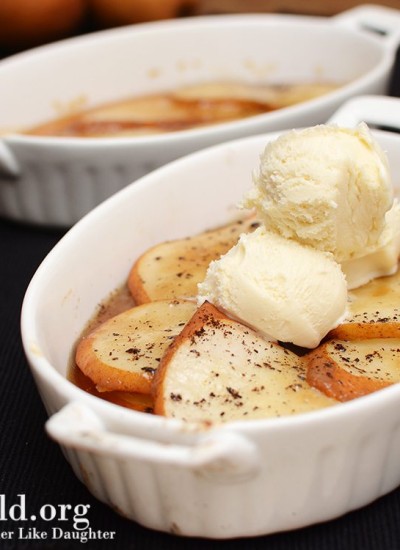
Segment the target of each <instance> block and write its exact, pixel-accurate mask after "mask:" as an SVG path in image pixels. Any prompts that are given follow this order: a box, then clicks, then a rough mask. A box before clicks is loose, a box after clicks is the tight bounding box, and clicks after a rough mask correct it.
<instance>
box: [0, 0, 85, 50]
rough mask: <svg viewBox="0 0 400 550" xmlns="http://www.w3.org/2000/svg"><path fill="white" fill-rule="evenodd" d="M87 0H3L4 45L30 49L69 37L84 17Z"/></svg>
mask: <svg viewBox="0 0 400 550" xmlns="http://www.w3.org/2000/svg"><path fill="white" fill-rule="evenodd" d="M86 10H87V0H0V48H2V49H5V50H20V49H26V48H30V47H33V46H37V45H39V44H44V43H45V42H50V41H53V40H58V39H61V38H65V37H66V36H69V35H71V34H72V33H74V32H75V31H76V30H77V29H78V27H79V25H80V24H81V23H82V21H83V20H84V17H85V15H86Z"/></svg>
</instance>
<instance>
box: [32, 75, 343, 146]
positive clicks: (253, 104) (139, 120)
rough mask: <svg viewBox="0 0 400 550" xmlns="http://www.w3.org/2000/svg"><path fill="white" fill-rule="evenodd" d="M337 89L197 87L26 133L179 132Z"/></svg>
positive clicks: (333, 86) (307, 86)
mask: <svg viewBox="0 0 400 550" xmlns="http://www.w3.org/2000/svg"><path fill="white" fill-rule="evenodd" d="M337 87H338V85H336V84H324V83H323V84H321V83H314V84H304V85H299V84H293V85H284V86H282V85H269V86H256V85H247V84H236V83H208V84H199V85H197V86H196V85H195V86H191V87H187V88H182V89H178V90H176V91H174V92H170V93H164V94H158V95H148V96H141V97H134V98H128V99H125V100H121V101H116V102H113V103H107V104H103V105H99V106H98V107H95V108H92V109H88V110H85V111H81V112H78V113H76V114H73V115H70V116H66V117H63V118H59V119H56V120H52V121H49V122H47V123H45V124H42V125H39V126H36V127H34V128H31V129H28V130H26V131H25V132H24V133H26V134H29V135H37V136H59V137H111V136H114V137H117V136H135V135H136V136H140V135H149V134H150V135H151V134H159V133H165V132H176V131H179V130H187V129H190V128H196V127H201V126H208V125H213V124H217V123H223V122H230V121H233V120H237V119H242V118H247V117H251V116H256V115H260V114H263V113H267V112H269V111H274V110H277V109H281V108H283V107H287V106H290V105H294V104H296V103H301V102H303V101H307V100H309V99H312V98H314V97H318V96H320V95H323V94H326V93H328V92H330V91H332V90H334V89H336V88H337Z"/></svg>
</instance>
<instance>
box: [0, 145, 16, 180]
mask: <svg viewBox="0 0 400 550" xmlns="http://www.w3.org/2000/svg"><path fill="white" fill-rule="evenodd" d="M19 175H20V168H19V166H18V163H17V160H16V158H15V157H14V155H13V154H12V152H11V151H10V149H9V148H8V147H7V145H6V144H5V143H4V142H3V141H1V140H0V176H5V177H6V178H16V177H18V176H19Z"/></svg>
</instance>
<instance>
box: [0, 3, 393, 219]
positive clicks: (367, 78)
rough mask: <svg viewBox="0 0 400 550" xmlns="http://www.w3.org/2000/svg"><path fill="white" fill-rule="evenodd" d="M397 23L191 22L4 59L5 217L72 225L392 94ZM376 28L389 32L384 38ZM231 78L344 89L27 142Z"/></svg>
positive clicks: (387, 17) (359, 13)
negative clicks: (190, 124)
mask: <svg viewBox="0 0 400 550" xmlns="http://www.w3.org/2000/svg"><path fill="white" fill-rule="evenodd" d="M398 23H399V12H397V10H390V9H388V8H381V7H379V6H375V7H374V6H372V7H361V8H357V9H355V10H354V11H352V10H350V11H349V12H345V13H342V14H339V15H337V16H335V17H332V18H323V17H300V16H292V15H287V16H285V15H277V14H253V15H241V14H237V15H226V16H224V15H222V16H215V17H189V18H181V19H174V20H169V21H159V22H155V23H149V24H145V25H133V26H124V27H121V28H117V29H111V30H105V31H101V32H96V33H90V34H87V35H84V36H79V37H75V38H71V39H69V40H66V41H61V42H58V43H54V44H49V45H45V46H43V47H40V48H38V49H33V50H29V51H27V52H23V53H20V54H17V55H15V56H11V57H8V58H5V59H4V60H3V61H2V62H1V63H0V86H1V89H2V105H3V116H2V120H1V126H2V138H1V140H0V215H2V216H4V217H8V218H10V219H14V220H19V221H24V222H30V223H36V224H44V225H58V226H69V225H72V224H73V223H75V222H76V221H77V220H78V219H80V218H81V217H82V216H83V215H84V214H85V213H86V212H88V211H89V210H91V209H92V208H93V207H94V206H96V205H97V204H98V203H100V202H102V201H103V200H104V199H105V198H107V197H108V196H110V195H112V194H113V193H115V192H116V191H118V190H120V189H121V188H123V187H124V186H125V185H127V184H128V183H130V182H131V181H133V180H136V179H137V178H139V177H141V176H142V175H144V174H146V173H148V172H149V171H152V170H154V169H155V168H157V167H159V166H161V165H163V164H165V163H166V162H168V161H170V160H173V159H176V158H179V157H180V156H182V155H184V154H187V153H189V152H192V151H195V150H198V149H200V148H203V147H205V146H208V145H212V144H215V143H220V142H221V141H226V140H230V139H234V138H237V137H241V136H247V135H253V134H257V133H260V132H265V131H270V130H275V129H283V128H289V127H296V126H304V125H310V124H316V123H318V122H323V121H325V120H326V119H327V118H328V117H329V116H330V115H331V114H332V112H333V111H334V110H335V109H336V108H337V107H338V106H339V105H340V104H341V103H342V102H343V101H344V100H346V99H348V98H349V97H352V96H355V95H358V94H362V93H384V92H386V90H387V88H388V82H389V79H390V76H391V70H392V67H393V62H394V57H395V50H396V46H397V43H398V28H399V25H398ZM366 27H373V28H375V29H376V28H378V29H380V30H383V32H384V36H383V35H381V34H379V33H378V34H377V33H374V32H370V31H367V30H365V28H366ZM238 37H240V40H239V39H238ZM290 44H296V48H290V47H288V45H290ZM138 52H140V55H138ZM89 68H90V70H89ZM221 79H224V80H228V81H234V82H244V83H246V84H251V85H252V84H257V85H258V84H260V82H266V81H268V83H270V84H287V83H290V84H291V83H300V84H307V83H310V82H315V80H328V81H329V82H333V83H345V84H343V85H342V86H340V87H339V88H338V89H335V90H333V91H332V92H329V93H327V94H326V95H323V96H321V97H318V98H315V99H312V100H310V101H306V102H304V103H300V104H297V105H293V106H290V107H287V108H284V109H279V110H276V111H272V112H268V113H265V114H258V115H256V116H251V117H248V118H245V119H240V120H236V121H230V122H229V121H228V122H223V123H221V124H214V125H212V126H207V127H200V128H195V129H189V130H184V131H178V132H173V133H164V134H157V135H151V136H136V137H134V138H132V137H119V138H93V139H92V138H84V139H83V138H65V137H57V138H54V137H49V136H32V135H24V134H19V133H18V130H19V129H20V128H26V127H29V126H34V125H37V124H41V123H44V122H46V121H47V120H49V119H51V118H54V116H55V114H56V113H60V112H63V113H68V112H71V109H72V110H76V109H79V107H80V106H82V105H85V107H89V108H90V107H92V106H95V105H98V104H100V103H102V102H107V101H114V100H116V99H118V98H123V97H127V96H129V95H131V94H132V93H133V92H134V93H135V94H137V95H140V94H151V93H158V92H160V91H168V90H171V89H177V88H179V87H180V86H189V85H193V84H197V83H199V82H210V81H220V80H221ZM26 90H29V94H28V95H27V93H26ZM16 130H17V131H16Z"/></svg>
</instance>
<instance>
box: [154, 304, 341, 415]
mask: <svg viewBox="0 0 400 550" xmlns="http://www.w3.org/2000/svg"><path fill="white" fill-rule="evenodd" d="M305 378H306V368H305V364H304V363H303V360H302V358H300V357H298V356H297V355H295V354H294V353H292V352H291V351H289V350H287V349H285V348H283V347H281V346H280V345H279V344H277V343H274V342H268V341H266V340H264V339H263V338H262V337H261V336H260V335H259V334H257V333H256V332H254V331H253V330H251V329H249V328H247V327H246V326H244V325H242V324H240V323H239V322H237V321H234V320H232V319H229V318H228V317H226V316H225V315H223V314H222V313H221V312H220V311H218V310H217V309H216V308H215V307H214V306H212V305H211V304H209V303H208V302H205V303H204V304H203V305H202V306H201V307H200V308H199V309H198V310H197V312H196V313H195V314H194V315H193V317H192V318H191V320H190V321H189V322H188V324H187V325H186V326H185V328H184V329H183V331H182V332H181V333H180V335H179V336H177V337H176V338H175V340H174V341H173V343H172V344H171V346H170V347H169V348H168V350H167V351H166V353H165V355H164V356H163V358H162V360H161V363H160V366H159V369H158V371H157V373H156V375H155V378H154V380H153V392H154V400H155V402H154V412H155V413H156V414H160V415H164V416H167V417H175V418H180V419H184V420H187V421H193V422H203V423H204V422H205V423H216V422H227V421H231V420H244V419H253V418H268V417H276V416H284V415H292V414H296V413H301V412H306V411H311V410H314V409H320V408H322V407H328V406H331V405H333V404H335V403H336V401H335V400H334V399H331V398H328V397H326V396H325V395H324V394H322V393H321V392H319V391H318V390H316V389H315V388H312V387H311V386H309V385H308V383H307V382H306V380H305Z"/></svg>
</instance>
